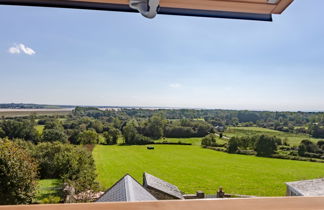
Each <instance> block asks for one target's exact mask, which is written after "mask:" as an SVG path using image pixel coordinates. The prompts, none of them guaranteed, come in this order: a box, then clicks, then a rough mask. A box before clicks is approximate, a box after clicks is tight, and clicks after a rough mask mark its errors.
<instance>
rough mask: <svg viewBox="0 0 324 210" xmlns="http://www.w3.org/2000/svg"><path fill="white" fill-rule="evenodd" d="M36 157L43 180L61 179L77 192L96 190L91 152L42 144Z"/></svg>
mask: <svg viewBox="0 0 324 210" xmlns="http://www.w3.org/2000/svg"><path fill="white" fill-rule="evenodd" d="M34 156H35V158H36V159H37V160H39V166H40V167H39V168H40V170H39V172H40V176H41V178H44V179H48V178H56V179H57V178H59V179H63V182H66V183H69V184H70V185H72V186H73V187H74V188H75V190H76V192H83V191H85V190H90V189H96V188H97V187H98V183H97V182H96V181H95V180H96V177H97V175H96V167H95V163H94V159H93V157H92V155H91V152H89V151H87V150H86V149H84V148H83V147H81V146H75V145H71V144H62V143H60V142H54V143H50V142H46V143H40V144H38V145H37V146H36V149H35V152H34Z"/></svg>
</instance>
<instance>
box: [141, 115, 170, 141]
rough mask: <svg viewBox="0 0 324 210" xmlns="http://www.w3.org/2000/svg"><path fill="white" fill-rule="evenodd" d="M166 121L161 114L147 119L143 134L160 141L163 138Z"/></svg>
mask: <svg viewBox="0 0 324 210" xmlns="http://www.w3.org/2000/svg"><path fill="white" fill-rule="evenodd" d="M165 125H166V120H165V118H164V116H163V115H162V114H155V115H153V116H152V117H150V118H149V120H148V122H147V126H146V127H145V134H144V135H146V136H149V137H151V138H153V139H160V138H161V137H162V136H163V134H164V133H163V131H164V127H165Z"/></svg>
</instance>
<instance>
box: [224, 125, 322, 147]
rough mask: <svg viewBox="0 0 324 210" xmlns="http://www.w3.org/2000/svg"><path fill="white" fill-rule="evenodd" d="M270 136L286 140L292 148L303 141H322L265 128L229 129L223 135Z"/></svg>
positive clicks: (299, 134)
mask: <svg viewBox="0 0 324 210" xmlns="http://www.w3.org/2000/svg"><path fill="white" fill-rule="evenodd" d="M262 134H265V135H270V136H277V137H279V138H281V139H287V141H288V143H289V144H290V145H292V146H297V145H299V143H300V142H301V141H302V140H304V139H308V140H311V141H313V142H317V141H319V140H324V139H316V138H312V137H310V136H309V135H307V134H301V133H298V134H294V133H286V132H281V131H276V130H271V129H267V128H260V127H229V128H227V129H226V131H225V133H224V135H225V136H227V137H233V136H239V137H241V136H253V135H262Z"/></svg>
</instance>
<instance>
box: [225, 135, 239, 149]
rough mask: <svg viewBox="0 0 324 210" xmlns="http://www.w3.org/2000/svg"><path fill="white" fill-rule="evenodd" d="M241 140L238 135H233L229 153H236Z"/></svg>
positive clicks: (229, 144)
mask: <svg viewBox="0 0 324 210" xmlns="http://www.w3.org/2000/svg"><path fill="white" fill-rule="evenodd" d="M238 146H239V142H238V138H237V137H232V138H230V140H229V141H228V144H227V152H228V153H236V152H237V150H238Z"/></svg>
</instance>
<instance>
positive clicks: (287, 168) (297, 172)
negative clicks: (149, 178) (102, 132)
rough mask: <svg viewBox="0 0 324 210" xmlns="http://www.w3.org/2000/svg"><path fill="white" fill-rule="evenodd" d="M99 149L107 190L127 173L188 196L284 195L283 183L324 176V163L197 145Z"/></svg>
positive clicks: (96, 156) (100, 178) (99, 164)
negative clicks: (152, 177)
mask: <svg viewBox="0 0 324 210" xmlns="http://www.w3.org/2000/svg"><path fill="white" fill-rule="evenodd" d="M154 147H155V149H154V150H147V149H146V146H102V145H96V146H95V148H94V150H93V156H94V159H95V162H96V167H97V172H98V181H99V183H100V184H101V186H102V188H103V190H106V189H107V188H109V187H110V186H111V185H112V184H114V183H115V182H116V181H117V180H119V179H120V178H121V177H122V176H124V175H125V174H126V173H129V174H131V175H132V176H133V177H134V178H136V179H137V180H138V181H139V182H142V174H143V172H148V173H151V174H153V175H155V176H157V177H160V178H161V179H164V180H166V181H168V182H170V183H172V184H175V185H177V186H178V187H179V189H180V190H181V191H183V192H184V193H195V192H196V191H197V190H203V191H205V192H206V193H216V190H217V189H218V187H219V186H222V187H223V188H224V190H225V191H226V192H227V193H233V194H244V195H257V196H283V195H285V182H289V181H296V180H303V179H313V178H319V177H323V176H324V164H321V163H313V162H303V161H292V160H281V159H272V158H261V157H255V156H247V155H236V154H228V153H224V152H217V151H213V150H208V149H203V148H201V147H199V146H179V145H154Z"/></svg>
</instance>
